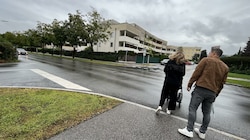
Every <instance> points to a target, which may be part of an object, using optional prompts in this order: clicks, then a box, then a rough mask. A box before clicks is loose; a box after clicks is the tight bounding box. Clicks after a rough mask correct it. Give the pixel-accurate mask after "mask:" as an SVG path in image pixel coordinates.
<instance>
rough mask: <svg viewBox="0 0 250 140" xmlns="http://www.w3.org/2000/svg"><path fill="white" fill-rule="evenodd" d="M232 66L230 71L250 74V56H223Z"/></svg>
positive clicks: (223, 59)
mask: <svg viewBox="0 0 250 140" xmlns="http://www.w3.org/2000/svg"><path fill="white" fill-rule="evenodd" d="M221 60H222V61H224V62H225V63H226V64H227V65H228V66H229V68H230V72H233V73H240V74H248V75H250V57H242V56H232V57H223V58H221Z"/></svg>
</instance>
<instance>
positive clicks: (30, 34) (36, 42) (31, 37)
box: [24, 29, 41, 48]
mask: <svg viewBox="0 0 250 140" xmlns="http://www.w3.org/2000/svg"><path fill="white" fill-rule="evenodd" d="M24 35H25V36H26V38H27V44H28V46H30V47H35V48H37V47H41V37H40V34H39V33H38V31H37V30H35V29H29V30H28V31H25V32H24Z"/></svg>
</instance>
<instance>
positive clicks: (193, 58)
mask: <svg viewBox="0 0 250 140" xmlns="http://www.w3.org/2000/svg"><path fill="white" fill-rule="evenodd" d="M199 57H200V54H198V53H195V54H194V55H193V57H192V61H193V62H194V63H198V60H199Z"/></svg>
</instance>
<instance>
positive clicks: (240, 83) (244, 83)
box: [227, 79, 250, 88]
mask: <svg viewBox="0 0 250 140" xmlns="http://www.w3.org/2000/svg"><path fill="white" fill-rule="evenodd" d="M227 83H228V84H233V85H238V86H241V87H245V88H250V82H247V81H239V80H233V79H227Z"/></svg>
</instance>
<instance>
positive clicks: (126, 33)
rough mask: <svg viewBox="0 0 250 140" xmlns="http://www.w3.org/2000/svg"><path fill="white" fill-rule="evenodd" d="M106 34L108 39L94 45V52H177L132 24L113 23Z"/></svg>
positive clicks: (165, 42)
mask: <svg viewBox="0 0 250 140" xmlns="http://www.w3.org/2000/svg"><path fill="white" fill-rule="evenodd" d="M108 32H109V39H108V40H107V41H106V42H98V43H97V44H95V45H94V47H93V49H94V51H95V52H118V51H132V52H134V53H137V54H139V53H143V54H148V53H149V51H153V52H154V53H157V54H172V53H174V52H176V50H177V49H176V48H173V47H168V46H167V43H168V42H167V41H165V40H163V39H160V38H158V37H156V36H154V35H152V34H150V33H149V32H147V31H146V30H144V29H143V28H141V27H140V26H138V25H136V24H134V23H133V24H129V23H118V22H116V21H113V22H112V23H111V28H110V29H108Z"/></svg>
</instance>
